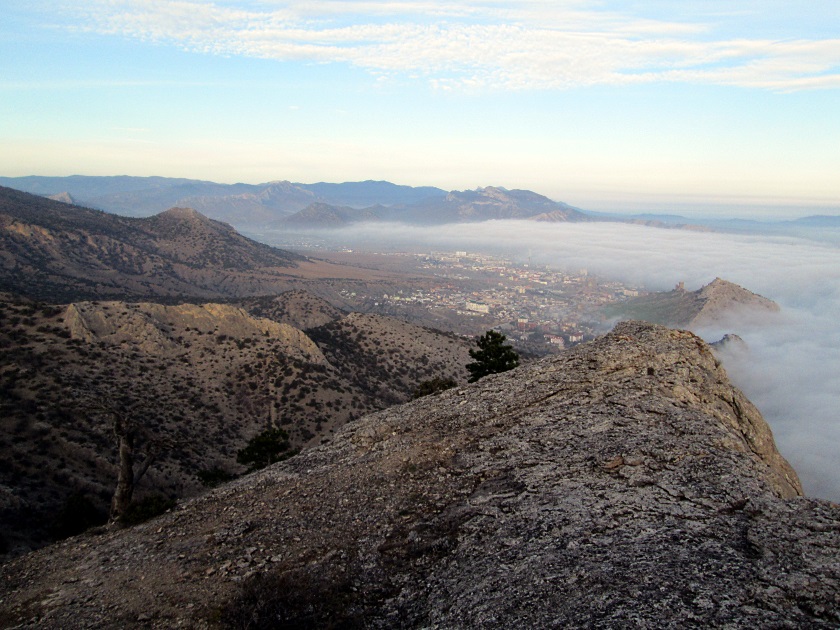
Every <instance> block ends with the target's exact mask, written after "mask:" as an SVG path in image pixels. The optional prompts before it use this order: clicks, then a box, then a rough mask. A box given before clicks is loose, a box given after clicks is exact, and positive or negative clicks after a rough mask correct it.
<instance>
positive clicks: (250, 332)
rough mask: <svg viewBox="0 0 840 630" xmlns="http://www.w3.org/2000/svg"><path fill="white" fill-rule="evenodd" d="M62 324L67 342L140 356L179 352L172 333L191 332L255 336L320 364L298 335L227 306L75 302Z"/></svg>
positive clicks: (304, 338)
mask: <svg viewBox="0 0 840 630" xmlns="http://www.w3.org/2000/svg"><path fill="white" fill-rule="evenodd" d="M64 323H65V325H66V326H67V328H68V330H69V331H70V335H71V338H73V339H81V340H83V341H85V342H86V343H97V342H105V343H107V344H108V345H119V344H130V345H132V346H134V347H136V348H137V349H139V350H141V351H142V352H144V353H146V354H152V355H155V354H166V353H171V352H173V351H178V352H180V351H182V345H183V337H181V338H180V340H179V339H175V338H173V335H172V333H173V331H176V330H178V331H182V334H183V331H185V330H186V331H193V332H195V333H197V334H198V336H199V337H200V336H202V335H210V336H211V337H210V338H209V339H208V343H210V344H211V345H216V344H215V341H213V339H214V338H215V337H213V336H215V335H223V336H225V337H233V338H242V339H245V338H251V337H261V338H265V339H267V340H271V341H274V342H275V350H274V351H275V352H278V351H279V352H282V353H283V354H284V355H286V356H288V357H291V358H299V359H301V360H303V361H307V362H309V363H314V364H321V365H323V364H326V359H325V358H324V355H323V353H322V352H321V350H320V349H319V348H318V346H317V345H315V343H314V342H313V341H312V340H311V339H309V337H307V336H306V335H305V334H304V333H303V332H302V331H300V330H299V329H297V328H294V327H293V326H290V325H289V324H284V323H278V322H276V321H272V320H270V319H264V318H258V317H252V316H251V315H249V314H248V313H247V312H246V311H245V310H243V309H242V308H238V307H235V306H231V305H228V304H204V305H197V304H179V305H177V306H165V305H162V304H154V303H149V302H141V303H137V304H126V303H125V302H79V303H75V304H71V305H69V306H68V307H67V310H66V312H65V315H64Z"/></svg>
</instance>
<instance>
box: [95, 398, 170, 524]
mask: <svg viewBox="0 0 840 630" xmlns="http://www.w3.org/2000/svg"><path fill="white" fill-rule="evenodd" d="M102 409H103V410H104V411H105V412H106V413H107V414H108V415H109V416H110V417H111V419H112V421H113V425H112V427H113V431H114V437H115V438H116V440H117V454H118V461H117V486H116V488H114V496H113V497H111V511H110V514H109V517H108V524H109V525H111V526H114V525H118V524H119V523H120V521H121V520H122V517H123V516H124V515H125V512H126V510H127V509H128V506H129V505H131V499H132V497H133V496H134V488H135V487H136V486H137V484H138V483H139V481H140V479H142V478H143V475H145V474H146V471H147V470H149V466H151V465H152V463H153V462H154V461H155V459H157V457H158V455H159V454H160V446H161V445H160V442H159V441H158V440H154V439H151V436H150V435H149V433H148V431H145V430H143V429H142V427H141V426H140V425H139V424H138V422H137V420H136V418H135V417H134V413H133V410H126V409H124V408H120V407H118V406H116V405H114V404H111V403H107V404H103V405H102ZM141 445H142V446H141Z"/></svg>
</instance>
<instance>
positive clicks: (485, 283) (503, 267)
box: [375, 251, 638, 352]
mask: <svg viewBox="0 0 840 630" xmlns="http://www.w3.org/2000/svg"><path fill="white" fill-rule="evenodd" d="M412 256H414V258H415V264H416V267H417V268H418V271H422V272H423V273H424V275H425V276H429V275H431V276H432V277H433V278H434V279H435V280H434V281H432V282H429V283H427V284H425V285H423V286H419V285H418V286H414V287H406V288H403V289H399V290H397V291H394V292H392V293H384V294H381V295H378V296H376V303H375V305H376V307H377V308H378V309H379V310H381V312H391V311H389V307H394V306H400V307H404V308H407V307H421V308H425V309H430V310H436V311H441V310H445V311H447V312H448V315H449V317H450V321H451V320H452V319H453V318H454V319H455V320H456V321H457V322H458V324H459V325H458V326H457V329H458V330H459V331H460V332H465V333H467V334H480V333H482V332H484V331H485V330H487V329H488V328H494V329H496V330H500V331H501V332H503V333H505V335H506V336H507V337H508V338H509V339H511V340H512V341H514V342H516V343H518V344H520V345H522V346H525V347H528V348H529V349H531V350H534V351H536V352H550V351H552V350H555V349H558V348H562V347H566V346H570V345H575V344H577V343H580V342H582V341H586V340H588V339H591V338H592V337H594V336H595V335H596V334H599V333H601V332H603V328H604V321H603V317H602V315H601V310H602V309H603V307H604V306H605V305H607V304H611V303H614V302H616V301H621V300H626V299H628V298H630V297H633V296H635V295H638V290H637V289H634V288H629V287H626V286H624V285H622V284H621V283H618V282H614V281H604V280H600V279H598V278H597V277H595V276H593V275H590V274H589V273H588V272H587V270H586V269H579V270H575V271H574V272H568V271H560V270H556V269H551V268H548V267H534V266H532V265H530V264H517V263H514V262H511V261H509V260H504V259H500V258H496V257H492V256H486V255H481V254H470V253H468V252H464V251H460V252H454V253H453V252H432V253H430V254H413V255H412ZM453 328H456V327H455V326H453Z"/></svg>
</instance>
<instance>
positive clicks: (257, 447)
mask: <svg viewBox="0 0 840 630" xmlns="http://www.w3.org/2000/svg"><path fill="white" fill-rule="evenodd" d="M290 449H291V444H290V443H289V434H288V433H286V432H285V431H284V430H283V429H266V430H265V431H263V432H262V433H259V434H257V435H255V436H254V437H252V438H251V439H250V440H249V441H248V444H247V445H246V446H245V448H243V449H240V450H239V451H237V453H236V461H237V462H238V463H240V464H242V465H243V466H248V472H253V471H255V470H259V469H260V468H265V467H266V466H268V465H269V464H274V463H276V462H282V461H283V460H284V459H289V458H290V457H292V456H293V455H296V454H297V450H290Z"/></svg>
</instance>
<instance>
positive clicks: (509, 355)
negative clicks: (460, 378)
mask: <svg viewBox="0 0 840 630" xmlns="http://www.w3.org/2000/svg"><path fill="white" fill-rule="evenodd" d="M506 339H507V337H505V336H504V335H503V334H502V333H499V332H496V331H495V330H488V331H487V332H486V333H485V334H483V335H481V337H479V338H478V341H477V343H478V350H470V356H471V357H472V358H473V359H475V361H474V362H473V363H468V364H467V369H468V370H469V372H470V379H469V381H470V383H475V382H476V381H477V380H478V379H480V378H483V377H485V376H487V375H488V374H498V373H499V372H507V371H508V370H512V369H513V368H515V367H516V366H518V365H519V355H518V354H517V353H516V352H515V351H514V349H513V347H512V346H510V345H507V344H505V340H506Z"/></svg>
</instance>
